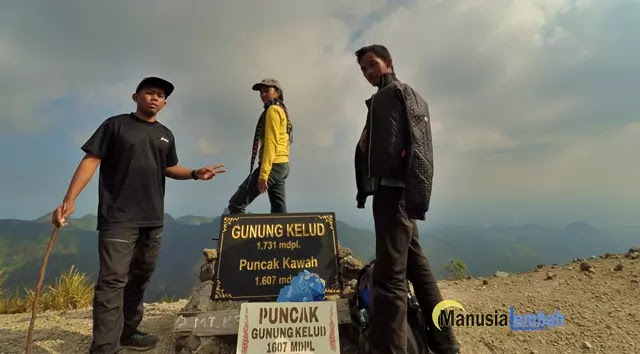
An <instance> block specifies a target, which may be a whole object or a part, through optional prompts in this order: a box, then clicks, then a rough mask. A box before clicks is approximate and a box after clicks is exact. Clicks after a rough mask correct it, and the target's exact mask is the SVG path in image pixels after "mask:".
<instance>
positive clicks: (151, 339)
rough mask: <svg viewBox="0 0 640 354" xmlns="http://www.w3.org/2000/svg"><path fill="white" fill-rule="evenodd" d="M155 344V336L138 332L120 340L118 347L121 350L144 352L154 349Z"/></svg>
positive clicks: (156, 339) (156, 340)
mask: <svg viewBox="0 0 640 354" xmlns="http://www.w3.org/2000/svg"><path fill="white" fill-rule="evenodd" d="M157 343H158V338H156V336H154V335H151V334H147V333H144V332H140V331H138V330H136V332H135V333H134V334H132V335H130V336H128V337H121V338H120V347H121V348H123V349H131V350H140V351H144V350H149V349H152V348H154V347H155V346H156V344H157Z"/></svg>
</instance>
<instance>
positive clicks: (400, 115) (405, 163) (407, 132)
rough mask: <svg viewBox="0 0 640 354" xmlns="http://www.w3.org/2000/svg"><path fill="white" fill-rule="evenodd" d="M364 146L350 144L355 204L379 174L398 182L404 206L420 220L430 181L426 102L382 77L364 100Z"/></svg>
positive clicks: (389, 77)
mask: <svg viewBox="0 0 640 354" xmlns="http://www.w3.org/2000/svg"><path fill="white" fill-rule="evenodd" d="M366 105H367V108H368V114H367V121H366V126H365V129H366V131H367V137H368V144H367V145H368V150H367V151H366V152H363V151H362V150H361V149H360V147H359V146H356V153H355V170H356V171H355V172H356V185H357V188H358V193H357V196H356V200H357V202H358V208H364V205H365V202H366V199H367V197H368V196H370V195H372V194H373V193H374V191H375V189H376V188H377V186H378V185H379V183H380V179H381V178H384V177H386V178H392V179H395V180H400V181H403V182H404V185H405V193H404V197H405V210H406V212H407V215H408V216H409V217H410V218H411V219H418V220H424V219H425V214H426V212H427V211H428V210H429V201H430V199H431V189H432V181H433V144H432V141H431V122H430V116H429V108H428V105H427V102H426V101H425V100H424V99H423V98H422V97H421V96H420V95H419V94H418V93H417V92H416V91H415V90H413V88H411V87H410V86H409V85H407V84H405V83H402V82H400V81H399V80H398V79H397V78H396V77H395V75H394V74H389V75H385V77H384V78H383V79H382V83H381V85H380V88H379V90H378V92H376V93H375V94H374V95H373V96H372V97H371V98H369V99H368V100H366Z"/></svg>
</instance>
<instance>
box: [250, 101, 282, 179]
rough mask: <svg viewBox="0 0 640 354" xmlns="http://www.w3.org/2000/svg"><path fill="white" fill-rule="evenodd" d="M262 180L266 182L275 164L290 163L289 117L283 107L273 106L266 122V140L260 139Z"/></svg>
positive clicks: (267, 114) (269, 109)
mask: <svg viewBox="0 0 640 354" xmlns="http://www.w3.org/2000/svg"><path fill="white" fill-rule="evenodd" d="M258 156H260V159H261V166H260V177H259V178H260V179H263V180H266V179H267V178H268V177H269V173H270V172H271V166H272V165H273V164H274V163H284V162H289V134H288V133H287V117H286V115H285V113H284V110H283V109H282V107H280V106H277V105H271V106H270V107H269V108H268V109H267V113H266V116H265V122H264V138H263V137H260V152H259V155H258Z"/></svg>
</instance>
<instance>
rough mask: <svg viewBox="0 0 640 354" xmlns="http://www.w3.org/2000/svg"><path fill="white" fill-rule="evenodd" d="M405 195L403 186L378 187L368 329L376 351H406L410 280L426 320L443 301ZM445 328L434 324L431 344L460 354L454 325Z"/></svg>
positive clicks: (400, 353)
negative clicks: (408, 282) (372, 291)
mask: <svg viewBox="0 0 640 354" xmlns="http://www.w3.org/2000/svg"><path fill="white" fill-rule="evenodd" d="M403 193H404V189H403V188H399V187H388V186H379V187H378V189H377V190H376V192H375V193H374V195H373V206H372V208H373V218H374V223H375V233H376V264H375V267H374V269H373V282H374V288H375V293H374V297H373V306H374V316H373V318H372V323H371V332H370V338H371V353H372V354H378V353H385V354H387V353H388V354H391V353H393V354H404V353H406V352H407V330H408V329H407V320H406V319H407V293H408V290H409V289H408V288H407V280H409V281H410V282H411V283H412V284H413V288H414V291H415V293H416V297H417V299H418V303H419V305H420V308H421V309H422V312H423V314H424V316H425V319H426V320H427V323H429V322H431V313H432V312H433V308H434V307H435V306H436V305H437V304H438V303H439V302H440V301H442V295H441V294H440V290H439V289H438V285H437V283H436V279H435V277H434V275H433V272H432V271H431V267H430V266H429V262H428V260H427V258H426V257H425V256H424V254H423V252H422V248H421V247H420V243H419V238H418V227H417V225H416V222H415V220H412V219H410V218H409V217H408V216H407V213H406V211H405V208H404V198H403ZM432 327H433V326H432ZM441 328H442V331H439V330H438V329H436V328H433V329H432V330H429V331H428V332H427V341H428V343H429V348H430V349H431V350H432V351H433V352H434V353H437V354H441V353H447V354H449V353H458V352H459V345H458V343H457V341H456V338H455V336H454V333H453V330H452V328H450V327H441Z"/></svg>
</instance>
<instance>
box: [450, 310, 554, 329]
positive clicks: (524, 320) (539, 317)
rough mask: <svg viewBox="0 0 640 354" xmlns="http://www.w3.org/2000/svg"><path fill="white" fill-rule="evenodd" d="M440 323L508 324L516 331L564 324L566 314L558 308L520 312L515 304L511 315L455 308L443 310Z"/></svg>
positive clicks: (462, 325) (469, 324) (467, 324)
mask: <svg viewBox="0 0 640 354" xmlns="http://www.w3.org/2000/svg"><path fill="white" fill-rule="evenodd" d="M438 325H439V326H440V327H445V326H449V327H452V326H457V327H476V326H477V327H492V326H500V327H506V326H507V325H508V326H509V328H510V329H511V330H514V331H524V330H541V329H545V328H549V327H561V326H564V315H562V313H561V312H560V311H558V310H556V312H553V313H550V314H545V313H543V312H542V311H538V312H537V313H522V314H518V313H516V312H515V309H514V308H513V306H512V307H510V308H509V315H507V314H506V313H498V310H495V311H494V313H483V314H481V313H455V312H454V310H447V311H442V315H441V316H440V317H439V319H438Z"/></svg>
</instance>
